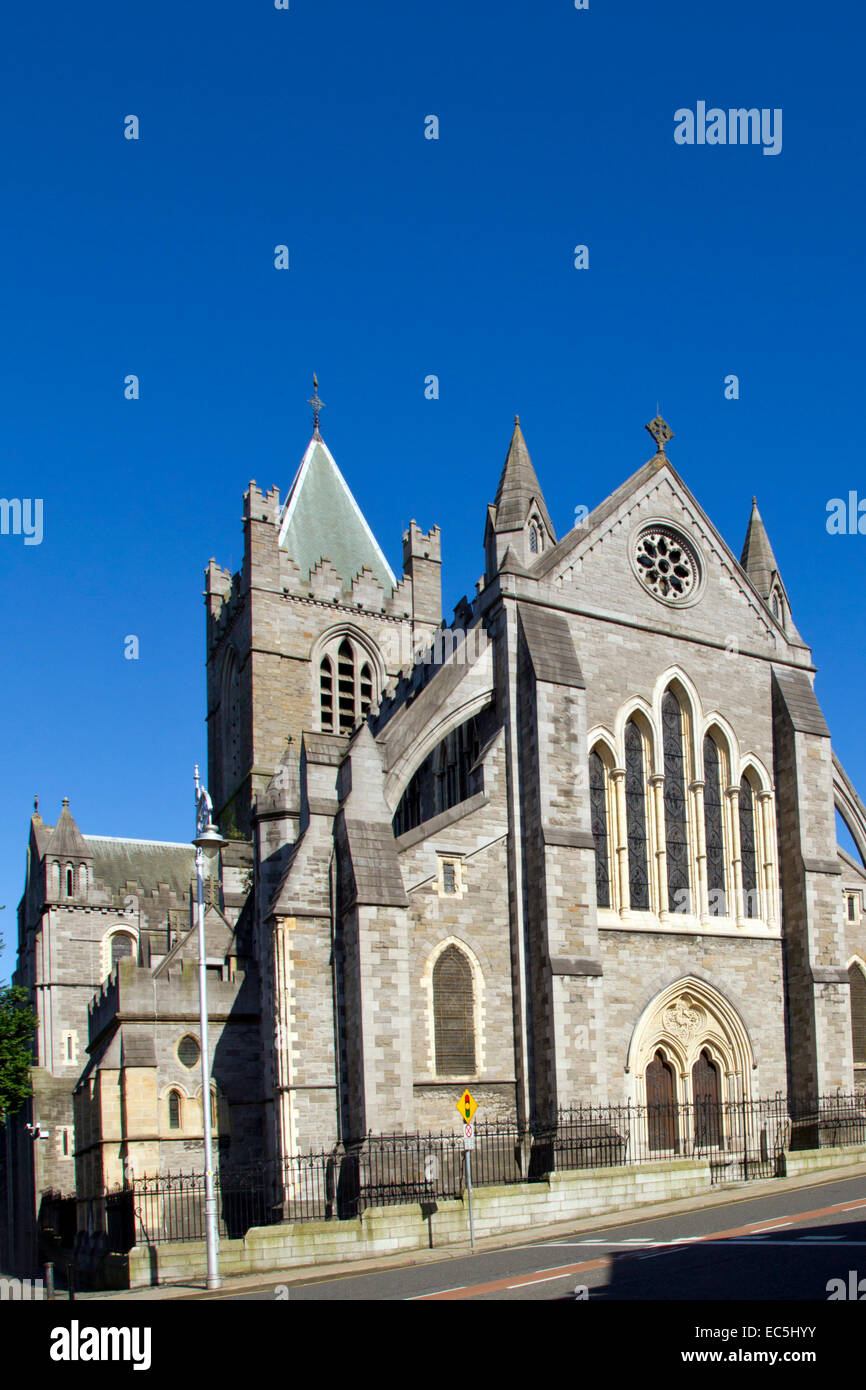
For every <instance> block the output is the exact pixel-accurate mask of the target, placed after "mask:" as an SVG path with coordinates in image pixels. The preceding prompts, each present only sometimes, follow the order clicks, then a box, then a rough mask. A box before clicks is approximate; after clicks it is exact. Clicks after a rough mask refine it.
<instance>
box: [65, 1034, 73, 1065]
mask: <svg viewBox="0 0 866 1390" xmlns="http://www.w3.org/2000/svg"><path fill="white" fill-rule="evenodd" d="M66 1060H67V1062H74V1061H75V1044H74V1043H73V1041H72V1034H71V1033H67V1034H66Z"/></svg>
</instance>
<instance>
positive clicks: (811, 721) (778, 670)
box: [773, 666, 830, 738]
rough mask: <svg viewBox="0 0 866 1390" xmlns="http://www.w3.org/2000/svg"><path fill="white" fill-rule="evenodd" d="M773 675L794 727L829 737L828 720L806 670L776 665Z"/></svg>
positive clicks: (802, 731) (804, 731) (798, 730)
mask: <svg viewBox="0 0 866 1390" xmlns="http://www.w3.org/2000/svg"><path fill="white" fill-rule="evenodd" d="M773 676H774V677H775V681H776V684H777V686H778V687H779V691H780V692H781V695H782V699H783V700H784V702H785V708H786V709H787V711H788V714H789V716H790V719H791V723H792V724H793V726H794V729H795V730H796V731H797V732H798V733H802V734H820V735H821V736H822V737H823V738H829V737H830V730H829V729H828V728H827V721H826V720H825V718H824V716H823V714H822V713H821V706H820V705H819V704H818V700H817V697H816V695H815V692H814V690H813V689H812V682H811V681H810V680H809V677H808V676H807V675H806V673H805V671H792V670H786V669H784V668H782V667H776V666H774V667H773Z"/></svg>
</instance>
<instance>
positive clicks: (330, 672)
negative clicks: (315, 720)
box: [319, 656, 334, 734]
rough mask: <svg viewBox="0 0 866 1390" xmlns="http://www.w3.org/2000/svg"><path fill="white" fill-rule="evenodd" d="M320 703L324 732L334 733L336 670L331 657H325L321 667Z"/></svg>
mask: <svg viewBox="0 0 866 1390" xmlns="http://www.w3.org/2000/svg"><path fill="white" fill-rule="evenodd" d="M319 701H320V709H321V714H322V731H323V732H324V733H326V734H330V733H333V731H334V668H333V666H332V665H331V658H330V657H329V656H326V657H323V659H322V664H321V666H320V667H319Z"/></svg>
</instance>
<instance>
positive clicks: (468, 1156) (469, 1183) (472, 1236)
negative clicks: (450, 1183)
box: [463, 1141, 475, 1250]
mask: <svg viewBox="0 0 866 1390" xmlns="http://www.w3.org/2000/svg"><path fill="white" fill-rule="evenodd" d="M464 1142H465V1141H464ZM463 1154H464V1157H465V1159H466V1195H467V1196H468V1198H469V1249H470V1250H474V1249H475V1223H474V1221H473V1219H472V1155H471V1154H470V1152H469V1149H468V1148H466V1149H464V1151H463Z"/></svg>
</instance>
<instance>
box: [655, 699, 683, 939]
mask: <svg viewBox="0 0 866 1390" xmlns="http://www.w3.org/2000/svg"><path fill="white" fill-rule="evenodd" d="M662 742H663V747H664V757H665V797H664V801H665V846H666V849H667V866H668V908H669V910H670V911H671V912H687V911H688V910H689V904H690V893H689V836H688V819H687V813H686V786H685V754H684V751H683V719H682V711H681V710H680V702H679V700H678V699H677V697H676V695H675V694H674V693H673V691H672V690H668V691H666V692H665V696H664V699H663V700H662Z"/></svg>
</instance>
